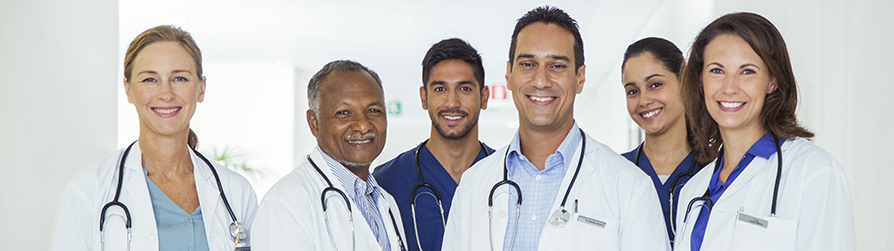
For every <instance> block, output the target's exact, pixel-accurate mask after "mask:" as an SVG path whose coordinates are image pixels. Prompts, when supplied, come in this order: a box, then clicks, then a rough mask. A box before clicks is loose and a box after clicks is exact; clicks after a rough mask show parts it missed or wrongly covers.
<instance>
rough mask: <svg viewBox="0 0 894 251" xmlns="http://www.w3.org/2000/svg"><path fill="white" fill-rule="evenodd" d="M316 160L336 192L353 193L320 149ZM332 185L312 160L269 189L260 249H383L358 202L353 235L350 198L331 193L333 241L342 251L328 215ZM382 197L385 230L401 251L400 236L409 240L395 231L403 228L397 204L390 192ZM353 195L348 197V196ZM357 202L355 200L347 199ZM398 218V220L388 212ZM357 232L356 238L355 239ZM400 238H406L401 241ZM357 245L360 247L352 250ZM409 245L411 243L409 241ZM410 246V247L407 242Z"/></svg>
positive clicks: (257, 233) (261, 212) (259, 225)
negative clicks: (347, 205) (330, 187)
mask: <svg viewBox="0 0 894 251" xmlns="http://www.w3.org/2000/svg"><path fill="white" fill-rule="evenodd" d="M310 157H311V159H313V161H314V163H316V164H317V166H318V167H319V168H320V171H322V172H323V173H324V174H325V175H326V177H329V180H330V181H331V182H332V185H333V186H335V188H337V189H339V190H341V191H348V190H346V189H345V188H344V186H342V184H341V182H339V181H338V178H336V176H335V174H333V173H332V170H331V168H330V167H329V166H328V165H327V164H326V161H325V160H324V159H323V156H322V153H321V152H320V150H319V148H315V149H314V150H313V151H311V153H310ZM327 187H329V185H328V184H327V183H326V181H325V179H323V177H322V176H320V173H318V172H317V171H316V170H315V169H314V167H313V166H312V165H311V164H310V162H308V161H304V162H303V163H301V165H299V166H298V167H296V168H295V169H294V170H292V172H290V173H289V174H287V175H286V176H285V177H283V178H282V179H281V180H279V181H278V182H276V184H275V185H273V187H271V188H270V190H269V191H267V195H265V196H264V199H263V200H261V205H260V207H259V209H258V217H257V219H256V220H255V226H254V228H253V229H252V236H253V238H254V246H253V247H252V250H254V251H266V250H276V251H278V250H318V251H323V250H382V246H380V245H379V243H378V241H377V240H376V237H375V235H374V234H373V232H372V230H371V229H370V227H369V224H368V223H367V222H366V219H365V218H364V217H363V213H362V212H361V211H360V209H358V208H357V203H355V202H354V201H351V202H350V204H351V208H352V211H351V212H352V214H351V215H353V231H352V230H351V227H352V226H351V223H350V222H348V219H349V217H348V210H347V208H346V207H345V205H344V199H342V197H341V196H340V195H338V194H337V193H334V192H328V193H327V198H329V199H328V200H327V201H328V202H327V206H328V208H327V213H328V218H329V225H330V227H331V233H332V238H334V241H335V243H336V245H338V248H337V249H335V248H333V244H332V241H331V240H330V235H329V234H328V233H329V230H327V228H326V221H325V219H324V214H323V206H322V204H321V203H322V201H321V196H322V192H323V189H326V188H327ZM381 191H382V197H381V198H379V203H378V204H379V212H380V216H381V217H382V223H383V224H385V225H384V227H385V231H386V232H387V234H388V240H389V241H390V244H391V250H395V251H400V250H401V247H400V245H399V244H398V238H400V239H401V240H406V238H405V235H404V233H403V228H402V227H398V230H397V231H400V233H395V228H394V226H395V224H396V225H397V226H403V224H402V221H401V218H400V211H398V208H397V203H395V202H394V198H392V197H391V195H389V194H388V193H387V192H385V190H384V189H383V190H381ZM345 196H347V194H345ZM347 198H348V200H351V199H350V197H349V196H348V197H347ZM389 210H391V211H392V214H393V215H394V221H395V222H392V221H391V217H390V216H389V214H388V211H389ZM352 233H353V236H352V235H351V234H352ZM398 234H399V235H400V236H399V237H398ZM352 237H353V240H352ZM352 243H356V249H353V248H352ZM404 243H406V242H405V241H404ZM404 245H406V244H404Z"/></svg>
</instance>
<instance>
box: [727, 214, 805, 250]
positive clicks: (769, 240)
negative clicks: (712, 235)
mask: <svg viewBox="0 0 894 251" xmlns="http://www.w3.org/2000/svg"><path fill="white" fill-rule="evenodd" d="M735 222H736V223H735V226H733V239H732V243H731V244H730V250H732V251H738V250H795V241H796V230H797V226H798V222H797V221H793V220H788V219H782V218H776V217H772V216H767V217H755V216H752V215H749V214H746V213H743V212H741V211H739V213H738V214H737V215H736V221H735Z"/></svg>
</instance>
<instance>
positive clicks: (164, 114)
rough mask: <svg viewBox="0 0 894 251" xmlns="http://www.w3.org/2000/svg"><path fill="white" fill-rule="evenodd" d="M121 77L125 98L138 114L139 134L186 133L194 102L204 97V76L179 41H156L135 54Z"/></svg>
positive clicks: (172, 134) (167, 134) (194, 105)
mask: <svg viewBox="0 0 894 251" xmlns="http://www.w3.org/2000/svg"><path fill="white" fill-rule="evenodd" d="M127 77H128V78H127V79H125V80H124V87H125V90H126V92H127V101H128V102H130V103H131V104H134V107H135V108H136V110H137V114H138V116H139V118H140V134H141V137H142V136H146V135H160V136H174V135H181V134H182V135H183V136H185V135H187V134H188V133H189V120H190V119H191V118H192V115H193V114H194V113H195V111H196V103H199V102H202V100H203V99H204V97H205V79H204V78H203V77H199V76H198V75H196V67H195V61H194V60H193V58H192V57H191V56H190V54H189V53H188V52H187V51H186V50H185V49H184V48H183V46H182V45H180V43H178V42H171V41H165V42H156V43H153V44H150V45H148V46H146V47H145V48H143V50H142V51H140V53H139V54H138V55H137V56H136V57H135V58H134V63H133V73H132V74H131V76H127Z"/></svg>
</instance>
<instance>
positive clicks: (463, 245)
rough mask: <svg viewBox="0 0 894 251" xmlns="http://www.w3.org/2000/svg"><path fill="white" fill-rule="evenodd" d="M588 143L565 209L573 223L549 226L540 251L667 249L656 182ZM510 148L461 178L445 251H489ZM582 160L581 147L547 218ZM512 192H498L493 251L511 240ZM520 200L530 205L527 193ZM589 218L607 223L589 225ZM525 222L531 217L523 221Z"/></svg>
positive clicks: (505, 189)
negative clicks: (490, 198)
mask: <svg viewBox="0 0 894 251" xmlns="http://www.w3.org/2000/svg"><path fill="white" fill-rule="evenodd" d="M573 133H574V132H573ZM585 139H586V140H587V146H586V149H585V155H584V163H583V165H581V170H580V174H578V177H577V180H576V181H575V183H574V187H573V188H572V189H571V193H570V194H569V195H568V202H566V204H565V209H566V210H568V211H569V212H570V213H572V216H571V220H570V221H569V222H568V223H567V224H566V225H565V226H564V227H555V226H553V225H552V224H550V223H549V222H547V223H546V224H545V225H544V226H543V232H542V235H541V236H540V244H539V248H538V249H539V250H670V244H669V243H668V241H667V233H666V230H664V229H665V228H664V216H662V213H661V205H660V204H659V203H658V195H657V193H656V192H655V188H654V187H653V185H652V181H651V179H650V178H649V177H648V176H647V175H646V174H645V173H643V172H642V171H641V170H640V169H639V168H637V167H636V166H634V165H633V164H632V163H630V161H627V160H626V159H624V158H623V157H621V156H620V155H618V154H617V153H615V152H614V151H612V150H611V149H610V148H609V147H608V146H606V145H603V144H602V143H599V142H597V141H596V140H594V139H592V138H590V137H589V136H587V137H585ZM507 147H508V146H505V147H503V148H501V149H500V150H497V151H496V152H495V153H496V154H493V155H491V156H490V157H488V158H485V159H483V160H481V161H479V162H478V163H477V164H475V165H474V166H472V168H470V169H469V170H467V171H466V172H465V173H463V176H462V179H461V180H460V184H459V187H458V188H457V189H456V195H455V196H454V198H453V206H452V207H451V208H450V217H449V218H448V220H447V229H446V231H445V233H444V242H443V243H444V244H443V250H447V251H460V250H463V251H465V250H491V247H490V238H489V236H490V235H491V233H490V232H489V231H488V207H487V204H488V195H489V192H490V190H491V188H492V187H493V185H494V184H496V183H497V182H499V181H501V180H503V163H504V159H505V158H504V156H505V154H504V153H505V152H506V149H507ZM579 158H580V145H578V147H577V149H576V150H575V154H574V156H573V157H572V158H570V160H572V161H573V162H572V164H571V165H570V167H569V169H568V171H567V172H566V173H565V178H564V179H563V181H562V185H561V187H560V189H559V191H558V194H557V195H556V201H555V202H553V206H552V209H551V210H550V211H549V213H550V214H552V213H553V212H555V211H556V210H557V209H558V208H559V205H560V204H561V202H562V198H563V196H564V195H565V191H566V190H567V188H568V184H569V183H570V181H571V177H572V176H573V175H574V168H576V167H577V160H578V159H579ZM509 189H512V188H510V186H508V185H504V186H501V187H500V189H498V191H497V192H495V193H494V197H495V198H494V206H493V221H494V222H493V231H492V232H493V237H492V238H493V245H494V250H503V237H504V236H505V235H511V234H512V232H511V230H510V232H507V231H506V225H507V224H508V220H509V218H508V217H515V212H514V211H513V212H508V204H507V203H516V202H515V201H514V200H513V201H509V198H508V190H509ZM522 193H524V191H522ZM575 199H577V200H578V201H579V205H578V208H579V211H578V213H573V212H574V201H575ZM522 200H523V201H522V203H525V201H524V194H522ZM579 216H582V217H585V218H580V217H579ZM587 218H590V219H594V220H596V221H595V222H601V223H604V224H603V226H598V225H599V224H598V223H597V224H593V222H594V221H590V222H591V223H585V222H584V221H586V220H585V219H587ZM521 219H527V216H520V220H521ZM510 238H511V237H510ZM517 238H519V237H517Z"/></svg>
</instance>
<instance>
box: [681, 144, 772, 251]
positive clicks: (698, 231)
mask: <svg viewBox="0 0 894 251" xmlns="http://www.w3.org/2000/svg"><path fill="white" fill-rule="evenodd" d="M783 143H784V142H782V141H780V144H783ZM775 152H776V143H775V142H774V141H773V136H772V135H771V134H770V133H769V132H767V133H765V134H764V135H763V136H761V138H760V139H758V140H757V142H754V144H753V145H751V148H748V151H746V152H745V155H744V156H742V159H741V160H739V164H737V165H736V167H735V168H733V172H732V173H730V174H729V177H728V178H726V183H724V182H721V181H719V180H718V177H719V175H720V169H719V168H715V169H717V170H714V175H713V176H711V183H710V184H709V185H708V198H710V199H711V201H714V202H716V201H717V200H719V199H720V196H721V195H723V192H724V191H726V188H728V187H729V185H730V184H732V183H733V181H735V180H736V178H737V177H739V174H741V173H742V171H743V170H745V167H746V166H748V164H750V163H751V161H752V160H754V158H755V157H760V158H764V159H769V158H770V156H772V155H773V153H775ZM716 161H717V162H716V163H723V156H720V157H719V158H717V160H716ZM710 216H711V211H710V210H700V211H699V213H698V218H697V219H696V220H695V226H693V228H692V237H691V238H692V245H691V250H692V251H698V250H700V249H701V247H702V241H703V240H704V238H705V229H706V228H707V227H708V219H709V217H710Z"/></svg>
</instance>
